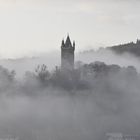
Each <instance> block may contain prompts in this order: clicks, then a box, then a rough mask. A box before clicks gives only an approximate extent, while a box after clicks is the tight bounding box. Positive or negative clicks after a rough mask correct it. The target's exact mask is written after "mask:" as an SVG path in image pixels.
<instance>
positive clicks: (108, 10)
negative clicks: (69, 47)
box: [0, 0, 140, 58]
mask: <svg viewBox="0 0 140 140" xmlns="http://www.w3.org/2000/svg"><path fill="white" fill-rule="evenodd" d="M67 33H69V34H70V37H71V39H72V40H75V41H76V49H77V51H80V50H86V49H91V48H98V47H104V46H109V45H114V44H120V43H125V42H129V41H135V40H136V39H137V38H140V0H0V57H4V58H11V57H23V56H31V55H34V54H37V53H42V52H43V53H44V52H48V51H54V50H56V51H58V50H59V51H60V45H61V40H62V39H63V38H66V35H67Z"/></svg>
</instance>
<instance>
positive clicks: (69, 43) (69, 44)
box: [65, 35, 72, 47]
mask: <svg viewBox="0 0 140 140" xmlns="http://www.w3.org/2000/svg"><path fill="white" fill-rule="evenodd" d="M65 46H67V47H69V46H72V44H71V40H70V37H69V35H68V36H67V39H66V42H65Z"/></svg>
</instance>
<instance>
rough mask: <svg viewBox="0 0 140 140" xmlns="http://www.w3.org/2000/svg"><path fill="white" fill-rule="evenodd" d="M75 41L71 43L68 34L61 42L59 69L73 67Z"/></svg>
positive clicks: (70, 68)
mask: <svg viewBox="0 0 140 140" xmlns="http://www.w3.org/2000/svg"><path fill="white" fill-rule="evenodd" d="M74 51H75V42H73V44H72V43H71V40H70V37H69V35H68V36H67V39H66V41H65V42H64V40H62V44H61V69H68V70H72V69H74Z"/></svg>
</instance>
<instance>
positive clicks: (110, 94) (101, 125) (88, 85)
mask: <svg viewBox="0 0 140 140" xmlns="http://www.w3.org/2000/svg"><path fill="white" fill-rule="evenodd" d="M0 82H1V83H0V137H2V138H4V137H6V136H11V137H16V138H18V139H19V140H46V139H50V140H75V139H76V140H85V139H86V140H93V139H95V140H103V139H106V133H110V132H121V133H124V134H131V135H135V134H139V132H140V111H139V106H140V92H139V91H140V74H139V72H137V69H136V68H135V67H133V66H123V67H121V66H119V65H116V64H110V65H109V64H105V63H104V62H99V61H96V62H93V63H89V64H86V63H83V62H77V63H76V69H75V70H67V71H62V70H61V69H60V68H59V67H56V68H55V69H54V70H52V71H50V70H48V68H47V66H46V65H39V66H37V67H36V69H35V70H34V71H27V72H26V73H25V75H24V77H23V78H21V79H18V78H16V73H15V72H14V71H9V70H8V69H6V68H4V67H2V66H1V67H0Z"/></svg>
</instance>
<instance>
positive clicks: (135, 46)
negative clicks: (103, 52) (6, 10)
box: [107, 40, 140, 57]
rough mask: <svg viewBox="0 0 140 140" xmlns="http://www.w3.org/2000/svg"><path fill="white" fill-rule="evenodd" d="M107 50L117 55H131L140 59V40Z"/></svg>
mask: <svg viewBox="0 0 140 140" xmlns="http://www.w3.org/2000/svg"><path fill="white" fill-rule="evenodd" d="M107 49H111V50H113V51H115V52H117V53H119V54H122V53H132V54H134V55H136V56H139V57H140V40H137V42H136V43H134V42H130V43H127V44H120V45H116V46H112V47H108V48H107Z"/></svg>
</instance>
